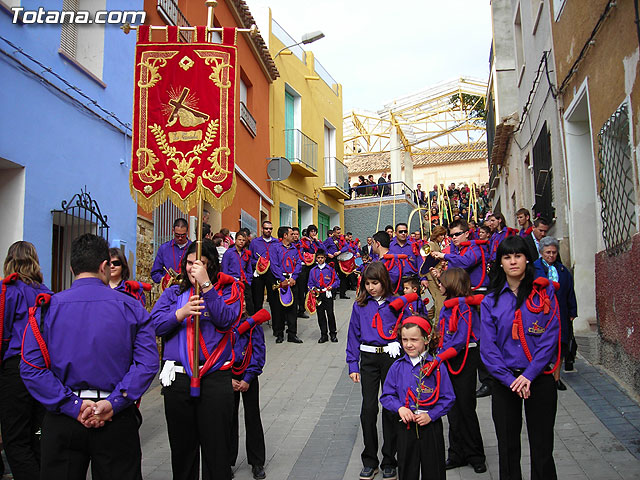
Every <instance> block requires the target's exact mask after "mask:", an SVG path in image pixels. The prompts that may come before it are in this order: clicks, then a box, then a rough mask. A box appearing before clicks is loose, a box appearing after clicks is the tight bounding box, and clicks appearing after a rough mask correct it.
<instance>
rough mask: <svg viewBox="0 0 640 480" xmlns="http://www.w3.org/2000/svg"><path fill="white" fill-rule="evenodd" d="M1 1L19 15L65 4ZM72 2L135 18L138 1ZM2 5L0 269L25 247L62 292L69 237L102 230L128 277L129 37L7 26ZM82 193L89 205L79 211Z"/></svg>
mask: <svg viewBox="0 0 640 480" xmlns="http://www.w3.org/2000/svg"><path fill="white" fill-rule="evenodd" d="M5 3H8V4H9V6H11V5H12V4H13V5H15V4H18V5H19V6H20V7H21V8H23V9H24V10H25V11H28V10H37V9H38V7H39V6H40V5H42V6H43V8H44V9H45V10H47V11H53V10H58V11H60V10H62V9H63V8H67V7H68V5H69V4H68V3H67V2H66V1H65V2H63V1H44V2H42V1H40V2H36V1H28V0H27V1H25V0H23V1H21V2H18V1H15V0H14V1H13V2H11V1H8V0H5ZM77 3H78V9H79V10H83V9H85V10H93V9H94V8H96V7H97V8H98V9H101V10H106V11H118V10H127V11H133V10H140V11H141V10H143V2H142V1H119V0H97V1H96V0H93V1H84V0H78V1H77ZM4 7H5V6H4V5H2V4H0V85H2V88H0V262H3V261H4V257H5V255H6V252H7V248H8V247H9V245H10V244H11V243H13V242H14V241H16V240H22V239H24V240H28V241H30V242H32V243H33V244H34V245H35V246H36V248H37V251H38V254H39V257H40V263H41V266H42V271H43V273H44V277H45V282H46V283H47V284H49V285H50V286H52V287H53V288H54V289H55V290H60V289H62V288H65V287H66V286H68V285H69V283H70V281H71V279H70V278H69V277H70V276H69V275H68V273H66V272H67V271H68V263H69V261H68V248H69V245H70V242H71V240H72V239H73V237H74V236H76V235H77V234H79V233H82V232H83V231H93V232H96V233H102V234H103V235H104V236H106V235H107V232H108V238H109V241H110V243H111V245H112V246H123V247H124V248H125V251H126V256H127V258H128V259H129V263H130V269H131V271H132V272H135V252H136V218H137V207H136V204H135V202H134V201H133V200H132V198H131V195H130V193H129V168H130V165H131V159H130V157H131V119H132V104H133V72H134V48H135V32H132V33H131V34H129V35H125V34H124V33H123V31H122V30H121V29H120V28H119V25H116V24H112V25H106V24H105V25H91V26H89V25H69V24H66V25H61V24H48V25H42V24H35V23H27V22H26V21H25V22H24V23H21V22H20V21H18V23H14V22H13V20H14V12H13V11H11V10H8V9H6V8H4ZM25 20H27V19H26V17H25ZM81 192H84V193H85V195H80V194H81ZM86 193H88V194H89V195H90V197H91V199H92V200H93V204H92V205H88V204H85V203H84V201H85V200H86V199H87V195H86ZM78 195H80V196H78ZM74 196H75V198H74ZM72 198H74V200H73V204H74V205H75V204H76V200H78V199H80V200H81V201H80V204H78V208H77V209H75V210H74V211H71V210H66V211H65V210H64V209H63V202H69V201H70V200H71V199H72ZM85 207H88V208H85ZM97 210H99V212H100V213H101V215H102V216H106V221H105V220H104V218H100V217H99V216H97V215H96V211H97ZM107 226H108V229H107V228H106V227H107Z"/></svg>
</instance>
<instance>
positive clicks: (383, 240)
mask: <svg viewBox="0 0 640 480" xmlns="http://www.w3.org/2000/svg"><path fill="white" fill-rule="evenodd" d="M373 241H374V242H378V243H379V244H380V245H382V246H383V247H384V248H389V245H390V244H391V239H390V238H389V234H388V233H387V232H383V231H379V232H376V233H375V234H374V235H373Z"/></svg>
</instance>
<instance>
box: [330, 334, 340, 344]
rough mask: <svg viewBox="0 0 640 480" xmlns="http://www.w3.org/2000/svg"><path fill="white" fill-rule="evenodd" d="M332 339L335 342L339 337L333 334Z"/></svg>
mask: <svg viewBox="0 0 640 480" xmlns="http://www.w3.org/2000/svg"><path fill="white" fill-rule="evenodd" d="M331 341H332V342H333V343H338V337H337V336H336V335H331Z"/></svg>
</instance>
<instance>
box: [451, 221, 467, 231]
mask: <svg viewBox="0 0 640 480" xmlns="http://www.w3.org/2000/svg"><path fill="white" fill-rule="evenodd" d="M453 228H459V229H460V230H462V231H463V232H468V231H469V224H468V223H467V221H466V220H464V219H462V218H459V219H458V220H454V221H453V222H451V223H450V224H449V231H451V230H452V229H453Z"/></svg>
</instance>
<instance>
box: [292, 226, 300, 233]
mask: <svg viewBox="0 0 640 480" xmlns="http://www.w3.org/2000/svg"><path fill="white" fill-rule="evenodd" d="M291 230H293V231H294V232H300V228H298V227H291Z"/></svg>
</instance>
